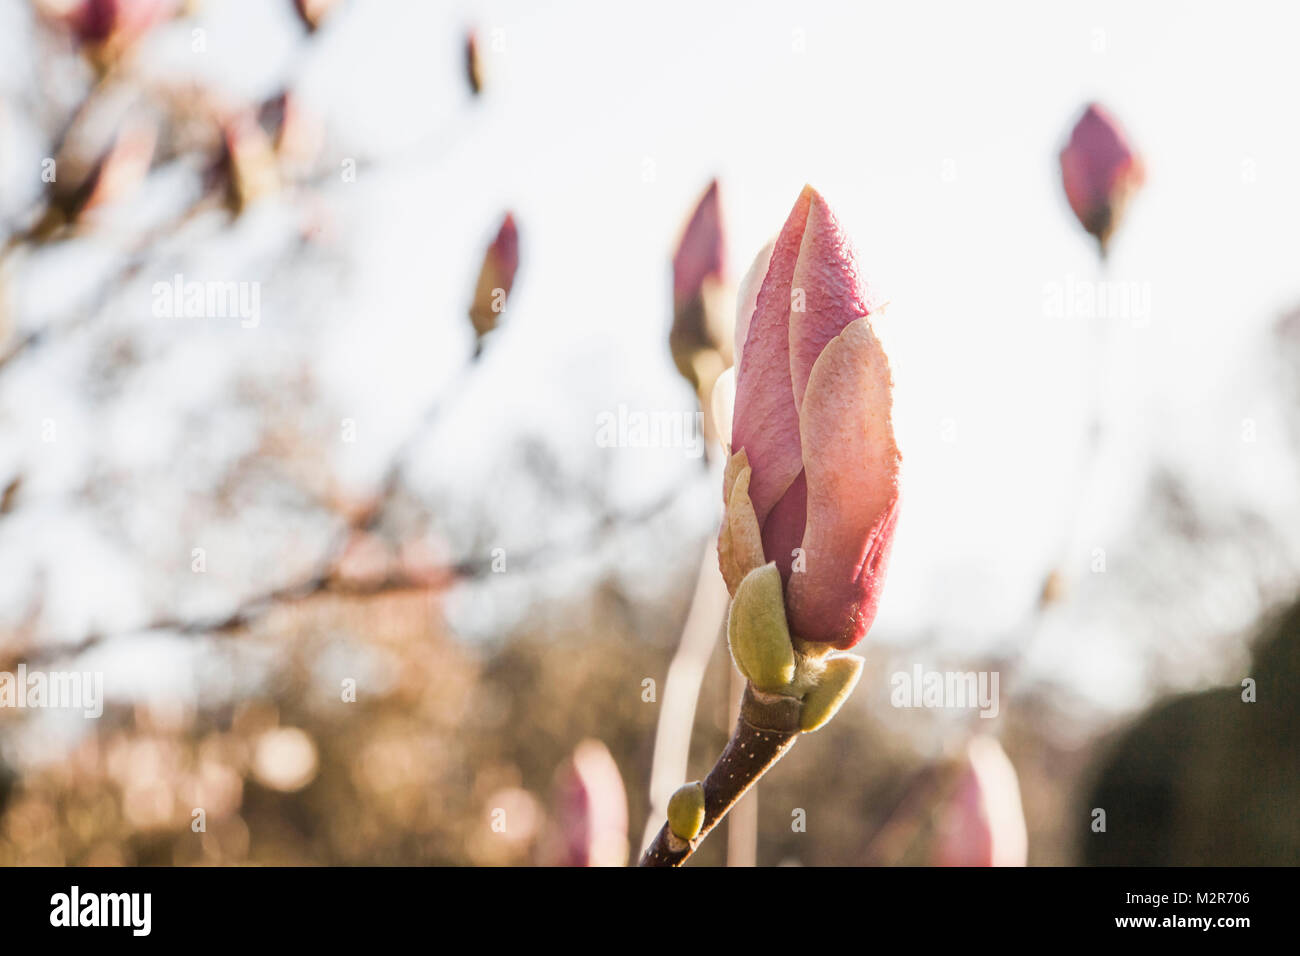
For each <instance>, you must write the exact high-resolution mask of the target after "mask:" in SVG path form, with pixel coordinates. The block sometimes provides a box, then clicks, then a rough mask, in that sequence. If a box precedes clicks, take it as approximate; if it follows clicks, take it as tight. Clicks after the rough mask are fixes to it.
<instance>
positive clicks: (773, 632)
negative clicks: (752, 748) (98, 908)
mask: <svg viewBox="0 0 1300 956" xmlns="http://www.w3.org/2000/svg"><path fill="white" fill-rule="evenodd" d="M727 643H728V645H729V646H730V647H731V657H732V659H733V660H734V661H735V662H736V667H738V668H739V669H740V672H741V673H742V674H744V675H745V676H746V677H748V678H749V682H750V683H751V684H753V685H754V686H755V687H757V688H758V689H759V690H761V691H767V692H769V693H775V692H776V691H779V690H782V689H783V688H786V687H788V686H789V685H790V682H791V681H792V680H794V665H795V660H794V645H793V644H791V643H790V629H789V628H788V627H787V626H786V623H785V602H784V601H783V600H782V598H781V573H780V572H779V571H777V569H776V565H775V564H765V565H763V566H762V567H761V568H755V569H754V570H753V571H750V572H749V574H747V575H746V576H745V579H744V580H743V581H741V582H740V586H739V587H737V588H736V596H735V597H734V598H733V599H732V602H731V613H730V614H729V615H728V617H727Z"/></svg>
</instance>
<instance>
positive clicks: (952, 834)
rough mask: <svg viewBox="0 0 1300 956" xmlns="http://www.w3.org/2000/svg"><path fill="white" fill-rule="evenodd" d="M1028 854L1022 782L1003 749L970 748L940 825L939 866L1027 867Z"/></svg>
mask: <svg viewBox="0 0 1300 956" xmlns="http://www.w3.org/2000/svg"><path fill="white" fill-rule="evenodd" d="M1028 854H1029V837H1028V833H1027V831H1026V828H1025V813H1024V810H1023V809H1022V807H1021V804H1020V782H1019V780H1018V779H1017V777H1016V769H1015V767H1013V766H1012V765H1011V760H1010V758H1008V757H1007V755H1006V752H1005V751H1004V750H1003V749H1002V745H1001V744H999V743H998V742H997V740H996V739H995V738H993V737H989V736H980V737H976V738H974V739H973V740H971V742H970V743H969V744H968V745H967V747H966V753H965V756H964V757H963V760H962V765H961V767H960V769H959V771H958V777H957V783H956V787H955V788H954V790H953V793H952V797H951V799H950V800H949V802H948V805H947V807H946V808H945V810H944V812H943V817H942V819H941V822H940V824H939V832H938V844H937V849H936V853H935V862H936V863H937V864H938V865H939V866H1024V865H1025V862H1026V860H1027V858H1028Z"/></svg>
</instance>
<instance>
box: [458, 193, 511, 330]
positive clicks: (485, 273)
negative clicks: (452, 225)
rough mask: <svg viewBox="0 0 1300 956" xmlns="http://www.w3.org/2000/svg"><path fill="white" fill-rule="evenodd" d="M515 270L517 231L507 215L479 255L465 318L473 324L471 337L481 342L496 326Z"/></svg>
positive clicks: (509, 215)
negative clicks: (467, 312) (485, 249)
mask: <svg viewBox="0 0 1300 956" xmlns="http://www.w3.org/2000/svg"><path fill="white" fill-rule="evenodd" d="M518 268H519V232H518V230H517V229H516V228H515V219H514V216H512V215H511V214H510V213H506V218H505V219H504V220H503V221H502V223H501V228H500V229H498V230H497V234H496V238H495V239H493V240H492V242H491V244H490V245H489V246H488V247H487V252H485V253H484V255H483V265H482V267H481V268H480V269H479V273H478V283H477V284H476V285H475V287H474V301H473V302H471V303H470V307H469V318H470V321H471V322H473V323H474V335H475V336H476V337H477V339H478V341H479V342H480V343H481V342H482V340H483V337H484V336H485V335H487V334H488V333H489V332H491V331H492V330H493V329H495V328H496V327H497V323H498V321H499V319H500V317H501V313H502V311H504V309H505V307H506V300H507V299H508V298H509V296H510V289H511V288H512V287H513V286H514V283H515V271H516V270H517V269H518Z"/></svg>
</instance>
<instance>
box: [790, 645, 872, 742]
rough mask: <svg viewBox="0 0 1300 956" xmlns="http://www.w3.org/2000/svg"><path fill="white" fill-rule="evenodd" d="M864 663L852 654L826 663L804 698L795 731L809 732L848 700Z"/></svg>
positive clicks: (831, 715) (832, 715) (837, 656)
mask: <svg viewBox="0 0 1300 956" xmlns="http://www.w3.org/2000/svg"><path fill="white" fill-rule="evenodd" d="M865 664H866V661H865V660H863V659H862V658H861V657H858V656H856V655H854V654H837V655H836V656H834V657H831V658H828V659H827V660H826V666H825V669H824V670H823V671H822V672H821V674H819V675H818V677H817V683H815V684H814V685H813V686H812V689H811V690H809V691H808V693H807V694H806V695H805V696H804V699H803V709H802V710H801V711H800V712H799V729H800V730H802V731H803V732H804V733H812V732H813V731H814V730H817V729H819V728H821V727H822V726H824V725H825V724H826V722H827V721H828V720H830V719H831V718H832V717H834V716H835V714H836V712H837V711H838V710H839V709H840V705H841V704H843V703H844V702H845V701H846V700H848V699H849V695H850V694H852V693H853V688H855V687H857V686H858V681H859V680H860V679H861V677H862V668H863V665H865Z"/></svg>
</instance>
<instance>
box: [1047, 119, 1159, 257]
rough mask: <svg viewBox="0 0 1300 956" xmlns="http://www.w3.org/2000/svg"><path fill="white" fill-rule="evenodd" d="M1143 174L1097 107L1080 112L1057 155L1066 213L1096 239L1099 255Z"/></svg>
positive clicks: (1119, 133) (1112, 122)
mask: <svg viewBox="0 0 1300 956" xmlns="http://www.w3.org/2000/svg"><path fill="white" fill-rule="evenodd" d="M1145 178H1146V172H1145V170H1144V168H1143V165H1142V160H1141V158H1140V157H1139V156H1138V155H1137V154H1136V153H1135V152H1134V151H1133V150H1132V148H1131V147H1130V146H1129V144H1128V139H1127V138H1126V137H1125V135H1124V131H1123V130H1122V129H1120V126H1119V124H1118V123H1117V122H1115V119H1114V117H1112V116H1111V115H1110V113H1108V112H1106V110H1104V109H1102V108H1101V107H1100V106H1098V105H1097V104H1096V103H1091V104H1089V105H1088V108H1087V109H1085V110H1084V112H1083V116H1081V117H1080V118H1079V122H1078V123H1076V124H1075V126H1074V130H1073V131H1072V132H1071V133H1070V140H1069V142H1067V143H1066V144H1065V148H1064V149H1062V150H1061V179H1062V181H1063V182H1064V184H1065V196H1066V198H1067V199H1068V200H1069V201H1070V208H1071V209H1073V210H1074V214H1075V215H1076V216H1078V217H1079V222H1081V223H1082V224H1083V228H1084V229H1086V230H1087V231H1088V232H1089V233H1091V234H1092V235H1093V236H1095V237H1096V238H1097V241H1098V242H1099V243H1100V244H1101V249H1102V253H1103V255H1104V254H1105V251H1106V246H1107V244H1108V243H1109V242H1110V237H1111V236H1112V235H1113V234H1114V232H1115V230H1116V229H1117V228H1118V227H1119V223H1120V220H1121V219H1122V218H1123V215H1124V209H1125V207H1126V206H1127V205H1128V201H1129V199H1130V198H1132V196H1133V194H1134V193H1135V192H1136V191H1137V189H1138V187H1140V186H1141V185H1142V183H1143V182H1144V180H1145Z"/></svg>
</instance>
